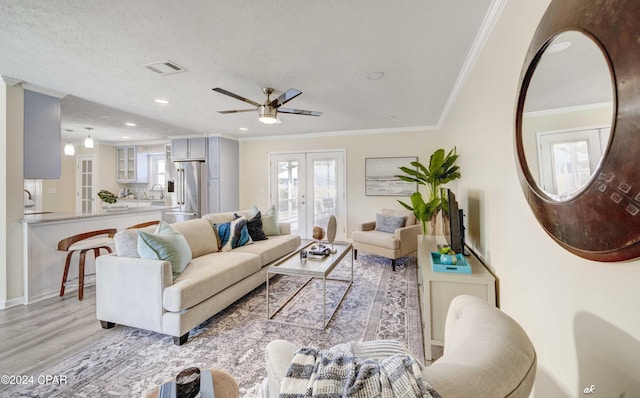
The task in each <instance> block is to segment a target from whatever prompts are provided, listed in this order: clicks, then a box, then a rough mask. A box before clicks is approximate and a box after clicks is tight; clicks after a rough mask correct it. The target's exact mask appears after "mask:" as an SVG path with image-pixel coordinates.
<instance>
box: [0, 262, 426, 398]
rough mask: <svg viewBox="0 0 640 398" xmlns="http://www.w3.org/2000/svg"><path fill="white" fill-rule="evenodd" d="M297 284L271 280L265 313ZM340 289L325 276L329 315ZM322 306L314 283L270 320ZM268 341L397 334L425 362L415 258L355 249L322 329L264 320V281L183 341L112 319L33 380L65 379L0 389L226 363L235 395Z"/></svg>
mask: <svg viewBox="0 0 640 398" xmlns="http://www.w3.org/2000/svg"><path fill="white" fill-rule="evenodd" d="M349 274H350V260H345V261H343V263H341V265H340V266H339V267H338V268H337V269H336V271H335V272H334V273H332V275H331V276H332V277H333V276H336V275H337V276H338V277H340V278H343V277H345V276H349ZM302 283H304V280H299V279H296V278H291V277H285V276H276V277H274V278H272V279H271V282H270V286H269V293H270V300H271V303H270V306H271V308H272V312H273V308H275V307H274V306H275V305H279V304H281V303H282V300H283V298H286V297H289V296H291V294H293V292H295V290H296V289H297V288H298V287H299V286H300V285H302ZM345 287H346V285H345V284H344V283H338V282H334V283H330V284H328V287H327V290H328V293H327V306H328V307H329V310H328V311H327V314H330V313H331V310H332V309H333V308H335V307H336V306H337V301H338V300H339V299H340V296H341V294H342V292H343V291H344V289H345ZM321 304H322V294H321V290H320V289H319V286H318V285H317V283H315V282H313V283H310V284H309V285H307V287H305V288H304V289H303V290H302V291H301V292H300V294H299V295H298V296H297V297H296V299H295V300H292V301H291V302H290V303H289V304H288V305H287V307H285V309H284V310H282V311H281V312H279V313H278V314H277V318H276V319H280V320H286V321H296V322H303V323H314V324H320V323H321V321H322V319H321V315H319V316H320V318H318V317H317V316H316V317H315V318H314V317H313V316H311V315H310V314H322V307H321ZM275 339H285V340H289V341H291V342H293V343H295V344H298V345H300V346H310V345H311V346H315V347H318V348H328V347H331V346H333V345H335V344H338V343H343V342H348V341H358V340H375V339H397V340H400V341H402V342H403V343H404V344H405V346H406V347H407V348H408V349H409V350H410V351H411V352H412V353H413V354H414V356H416V358H417V359H418V360H419V361H420V362H424V355H423V352H424V351H423V348H422V333H421V329H420V310H419V306H418V293H417V278H416V260H415V258H413V257H406V258H402V259H399V261H398V265H397V267H396V271H395V272H393V271H391V265H390V263H389V260H388V259H384V258H381V257H377V256H373V255H366V254H361V255H360V256H359V258H358V260H356V261H355V263H354V282H353V284H352V285H351V287H350V288H349V290H348V291H347V294H346V296H345V297H344V299H343V301H342V302H341V303H340V304H339V306H338V309H337V311H336V313H335V315H334V316H333V318H332V319H331V321H330V323H329V325H328V327H327V328H326V329H325V330H315V329H309V328H303V327H298V326H291V325H285V324H280V323H275V322H270V321H267V320H266V303H265V286H264V285H263V286H261V287H259V288H257V289H255V290H254V291H252V292H251V293H249V294H248V295H246V296H245V297H243V298H242V299H240V300H239V301H237V302H236V303H235V304H233V305H231V306H230V307H228V308H227V309H226V310H224V311H222V312H220V313H218V314H217V315H215V316H213V317H212V318H210V319H209V320H207V321H206V322H204V323H203V324H202V325H200V326H199V327H197V328H196V329H194V330H192V331H191V333H190V336H189V341H188V342H187V343H186V344H185V345H183V346H181V347H178V346H175V345H174V344H173V340H172V338H171V337H169V336H164V335H161V334H158V333H154V332H149V331H145V330H140V329H134V328H130V327H125V326H117V327H116V328H114V329H112V333H109V334H108V335H107V336H106V337H104V338H102V339H101V340H100V341H98V342H96V343H94V344H93V345H91V346H89V347H88V348H85V349H83V350H81V351H79V352H77V353H75V354H73V355H70V356H69V357H67V358H65V359H63V360H62V361H60V362H58V363H56V364H55V365H53V366H50V367H48V368H46V369H43V370H42V371H40V372H38V373H36V374H34V378H36V380H37V378H38V376H41V375H60V376H64V377H65V379H66V383H62V384H49V385H46V386H39V385H38V384H37V383H35V384H29V385H25V386H9V388H4V389H3V388H0V396H2V397H65V398H66V397H144V396H145V393H146V391H148V390H151V389H153V388H154V387H157V386H158V385H160V384H162V382H163V381H165V380H167V379H168V378H170V377H172V376H175V375H176V374H177V373H178V372H179V371H180V370H182V369H184V368H187V367H190V366H198V367H200V368H219V369H223V370H225V371H227V372H228V373H230V374H231V375H232V376H233V377H234V378H235V379H236V380H237V382H238V384H239V385H240V396H243V397H254V396H256V395H257V393H258V385H259V383H260V382H261V381H262V380H263V379H264V378H265V376H266V370H265V360H264V349H265V347H266V345H267V344H268V343H269V342H270V341H272V340H275Z"/></svg>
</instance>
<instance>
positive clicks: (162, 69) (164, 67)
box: [140, 60, 187, 76]
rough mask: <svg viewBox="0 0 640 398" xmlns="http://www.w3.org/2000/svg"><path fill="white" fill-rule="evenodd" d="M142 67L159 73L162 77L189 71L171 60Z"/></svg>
mask: <svg viewBox="0 0 640 398" xmlns="http://www.w3.org/2000/svg"><path fill="white" fill-rule="evenodd" d="M140 66H142V67H143V68H147V69H149V70H150V71H152V72H154V73H157V74H159V75H161V76H167V75H173V74H176V73H182V72H186V71H187V70H186V69H185V68H183V67H182V66H180V65H178V64H176V63H175V62H173V61H169V60H164V61H157V62H151V63H148V64H143V65H140Z"/></svg>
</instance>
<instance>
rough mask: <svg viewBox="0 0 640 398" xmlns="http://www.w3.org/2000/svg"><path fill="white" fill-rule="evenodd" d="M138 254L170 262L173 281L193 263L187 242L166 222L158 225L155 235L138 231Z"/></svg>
mask: <svg viewBox="0 0 640 398" xmlns="http://www.w3.org/2000/svg"><path fill="white" fill-rule="evenodd" d="M138 254H139V255H140V257H142V258H147V259H151V260H164V261H169V262H170V263H171V272H172V274H173V279H175V278H177V277H178V275H180V274H181V273H182V271H183V270H184V269H185V267H186V266H187V265H189V262H190V261H191V249H190V248H189V244H188V243H187V240H186V239H185V238H184V236H182V234H181V233H180V232H178V231H176V230H175V229H173V228H172V227H171V226H170V225H169V224H167V223H166V222H164V221H162V222H161V223H160V224H159V225H158V228H157V229H156V232H155V233H151V232H146V231H142V230H141V231H138Z"/></svg>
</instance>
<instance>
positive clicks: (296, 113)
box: [278, 108, 322, 116]
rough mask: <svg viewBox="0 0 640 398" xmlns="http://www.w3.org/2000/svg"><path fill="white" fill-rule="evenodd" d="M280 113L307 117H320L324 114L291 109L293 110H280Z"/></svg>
mask: <svg viewBox="0 0 640 398" xmlns="http://www.w3.org/2000/svg"><path fill="white" fill-rule="evenodd" d="M278 112H279V113H293V114H295V115H305V116H320V115H322V112H318V111H305V110H302V109H291V108H278Z"/></svg>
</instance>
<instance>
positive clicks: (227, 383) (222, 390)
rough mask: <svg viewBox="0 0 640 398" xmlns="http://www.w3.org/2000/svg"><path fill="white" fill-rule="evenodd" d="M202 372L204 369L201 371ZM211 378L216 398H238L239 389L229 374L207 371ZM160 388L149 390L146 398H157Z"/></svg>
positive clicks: (215, 370)
mask: <svg viewBox="0 0 640 398" xmlns="http://www.w3.org/2000/svg"><path fill="white" fill-rule="evenodd" d="M203 370H204V369H203ZM209 371H210V372H211V377H213V392H214V393H215V396H216V398H238V397H239V395H240V389H239V387H238V383H237V382H236V379H234V378H233V376H231V375H230V374H229V373H227V372H225V371H223V370H219V369H209ZM159 393H160V386H158V387H156V388H154V389H153V390H151V392H150V393H148V394H147V398H158V394H159Z"/></svg>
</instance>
